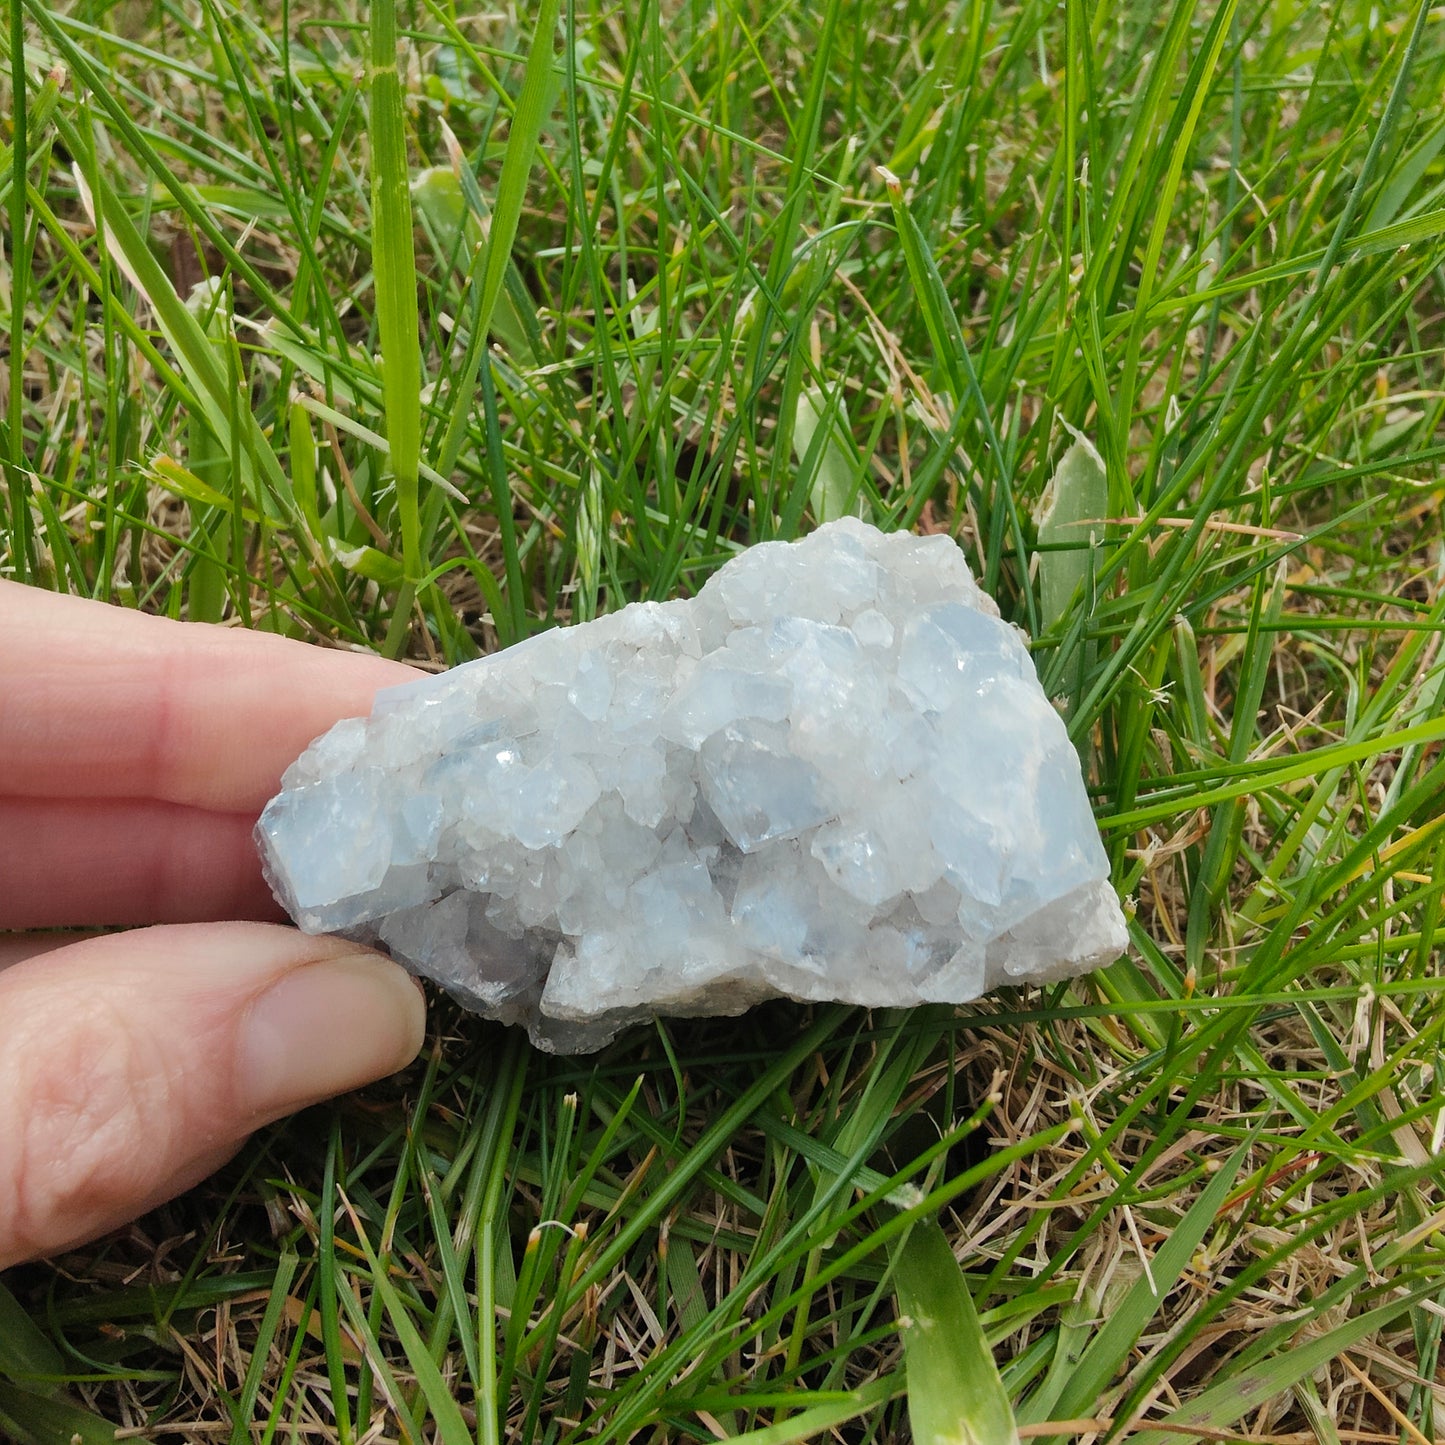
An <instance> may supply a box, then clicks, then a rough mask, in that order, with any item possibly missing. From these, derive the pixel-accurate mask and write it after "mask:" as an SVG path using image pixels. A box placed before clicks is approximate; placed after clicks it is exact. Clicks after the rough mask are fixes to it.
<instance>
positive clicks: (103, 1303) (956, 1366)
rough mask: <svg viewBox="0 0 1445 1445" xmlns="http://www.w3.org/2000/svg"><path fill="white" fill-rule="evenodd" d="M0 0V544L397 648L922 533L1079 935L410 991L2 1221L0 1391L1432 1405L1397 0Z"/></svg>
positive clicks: (441, 647) (1439, 18)
mask: <svg viewBox="0 0 1445 1445" xmlns="http://www.w3.org/2000/svg"><path fill="white" fill-rule="evenodd" d="M9 21H10V24H9V26H8V27H7V28H6V30H5V34H4V37H3V44H0V48H3V52H4V65H3V71H4V75H5V83H4V96H3V112H0V113H3V117H4V123H3V128H0V133H3V140H4V142H5V144H4V149H3V153H0V195H3V206H4V208H5V214H6V221H5V227H4V230H5V244H4V253H3V262H0V266H3V270H0V283H3V284H0V315H3V317H4V322H5V325H6V328H7V333H8V353H7V355H6V356H5V358H4V359H3V362H0V368H3V374H4V380H5V385H4V386H3V388H0V398H3V413H4V415H3V423H4V425H3V427H0V466H3V473H4V482H3V489H0V575H4V576H9V577H14V578H18V579H19V580H21V581H24V582H28V583H31V584H34V585H37V586H41V587H47V588H53V589H59V590H65V591H69V592H76V593H84V594H87V595H90V596H94V597H99V598H104V599H107V600H109V601H112V602H115V603H118V604H121V605H124V606H128V607H139V608H143V609H146V610H149V611H155V612H160V613H166V614H169V615H172V616H176V617H182V618H191V619H196V620H202V621H213V622H216V621H221V622H226V623H229V624H232V625H238V626H247V627H256V628H270V629H275V630H279V631H284V632H286V633H288V634H291V635H293V636H296V637H301V638H307V639H311V640H314V641H318V642H325V643H328V644H331V645H342V646H352V647H372V648H375V649H377V650H378V651H381V652H384V653H386V654H388V655H392V656H399V657H405V658H408V659H410V660H412V661H415V662H417V663H419V664H420V665H422V666H425V667H430V668H439V667H442V666H446V665H450V664H453V663H458V662H462V661H465V660H467V659H470V658H473V657H476V656H478V655H480V654H482V653H485V652H488V651H490V650H493V649H495V648H497V647H500V646H505V645H507V644H510V643H512V642H515V641H517V640H519V639H521V638H523V637H525V636H527V635H529V634H530V633H532V632H534V631H536V630H538V629H540V628H543V627H550V626H555V625H566V624H568V623H572V622H578V621H585V620H586V619H588V618H591V617H593V616H596V615H598V614H600V613H603V612H606V611H608V610H610V609H613V608H616V607H618V606H620V605H622V604H624V603H626V602H629V601H633V600H636V599H639V598H667V597H672V596H677V595H685V594H690V593H692V592H694V591H695V590H696V589H697V588H698V586H699V585H700V584H701V582H702V581H703V580H704V579H705V578H706V577H707V576H708V575H709V573H710V572H711V571H712V570H713V569H715V568H716V567H717V566H718V565H720V564H721V562H723V561H724V560H726V558H727V557H728V556H730V555H732V554H733V553H734V552H735V551H736V550H737V549H738V548H740V547H742V546H745V545H747V544H748V543H751V542H755V541H759V540H763V539H767V538H774V537H791V536H795V535H797V534H799V533H801V532H804V531H806V530H807V529H808V528H809V527H810V526H812V525H813V524H814V523H815V522H816V521H817V520H819V519H820V518H823V517H826V516H831V515H837V514H838V513H840V512H844V511H859V512H861V513H862V514H863V515H865V516H867V517H868V518H870V519H871V520H873V521H875V522H876V523H877V524H878V525H880V526H883V527H888V528H910V529H913V530H916V531H930V532H947V533H949V534H951V535H953V536H955V537H956V538H957V540H958V542H959V544H960V545H961V546H962V548H963V549H964V552H965V554H966V556H967V558H968V560H969V562H970V565H971V566H972V567H973V569H974V571H975V573H976V575H977V576H978V577H979V579H980V581H981V582H982V583H983V585H984V586H985V587H986V588H987V589H988V591H989V592H991V593H992V594H993V595H994V596H995V597H996V598H997V600H998V602H999V605H1000V607H1001V608H1002V609H1003V612H1004V615H1005V616H1007V617H1010V618H1012V619H1013V620H1015V621H1017V622H1018V623H1020V624H1021V625H1022V626H1024V627H1025V628H1026V629H1027V630H1028V632H1029V634H1030V636H1031V637H1032V639H1033V644H1034V652H1035V660H1036V662H1037V666H1038V670H1039V673H1040V675H1041V677H1042V678H1043V680H1044V682H1045V685H1046V687H1047V688H1048V689H1049V691H1050V694H1051V695H1052V696H1054V697H1056V698H1057V700H1058V702H1059V705H1060V706H1061V707H1062V708H1064V709H1065V710H1066V715H1067V718H1068V721H1069V726H1070V728H1071V731H1072V734H1073V737H1074V739H1075V741H1076V743H1077V744H1078V747H1079V749H1080V752H1081V755H1082V756H1083V757H1084V759H1085V763H1086V771H1087V775H1088V778H1089V781H1090V786H1091V795H1092V797H1093V799H1094V802H1095V805H1096V811H1097V816H1098V819H1099V823H1100V827H1101V829H1102V832H1103V837H1104V840H1105V844H1106V847H1107V849H1108V851H1109V854H1110V858H1111V861H1112V865H1113V877H1114V882H1115V884H1116V885H1117V888H1118V890H1119V894H1120V896H1121V898H1122V899H1124V900H1125V901H1126V906H1127V911H1128V913H1129V917H1130V927H1131V949H1130V951H1129V954H1128V955H1127V956H1126V957H1125V958H1122V959H1120V960H1119V961H1118V962H1117V963H1115V964H1114V965H1113V966H1111V967H1110V968H1108V969H1106V970H1104V971H1103V972H1101V973H1099V974H1097V975H1094V976H1092V977H1090V978H1087V979H1084V980H1080V981H1077V982H1075V983H1073V984H1070V985H1067V986H1058V987H1054V988H1050V989H1048V990H1042V991H1041V990H1037V989H1031V990H1024V989H1019V990H1014V991H1005V992H1004V993H1002V994H999V995H995V996H993V997H991V998H988V999H986V1000H983V1001H980V1002H978V1003H976V1004H971V1005H968V1006H966V1007H963V1008H960V1009H956V1010H948V1009H927V1010H919V1011H914V1012H908V1013H897V1014H888V1013H881V1012H880V1013H873V1014H867V1013H863V1012H861V1011H858V1010H849V1009H843V1008H817V1009H804V1008H802V1007H799V1006H792V1005H782V1004H780V1005H772V1006H766V1007H764V1008H761V1009H759V1010H756V1011H755V1012H754V1013H752V1014H750V1015H748V1016H746V1017H745V1018H743V1019H741V1020H718V1021H696V1022H687V1023H668V1022H660V1023H658V1024H657V1025H656V1026H655V1027H653V1028H644V1029H638V1030H636V1031H634V1032H632V1033H629V1034H627V1035H625V1036H624V1037H623V1038H621V1039H619V1040H618V1041H617V1042H616V1043H615V1044H614V1045H612V1046H611V1047H609V1048H608V1049H607V1050H606V1051H604V1052H603V1053H601V1054H599V1055H596V1056H592V1057H587V1056H584V1057H580V1058H571V1059H569V1058H554V1057H549V1056H547V1055H543V1054H540V1053H537V1052H535V1051H533V1050H532V1049H530V1048H529V1047H528V1045H527V1044H526V1042H525V1040H524V1039H522V1038H521V1037H519V1036H516V1035H513V1034H511V1033H508V1032H507V1031H505V1030H502V1029H500V1028H499V1027H497V1026H495V1025H492V1024H487V1023H483V1022H480V1021H478V1020H477V1019H475V1018H472V1017H470V1016H468V1015H465V1014H462V1013H460V1012H458V1011H457V1010H456V1009H455V1008H454V1007H453V1006H451V1005H449V1004H447V1003H446V1002H445V1001H444V1000H442V999H434V1000H433V1009H432V1024H433V1035H432V1040H431V1046H430V1047H429V1049H428V1051H427V1052H426V1054H425V1055H424V1056H423V1061H422V1062H421V1063H419V1064H418V1065H417V1066H415V1067H414V1068H413V1069H412V1070H411V1071H410V1072H409V1073H408V1074H406V1075H403V1076H401V1077H399V1078H397V1079H395V1080H393V1081H391V1082H390V1083H388V1084H386V1085H384V1086H379V1087H377V1088H374V1089H371V1090H368V1091H366V1092H364V1093H362V1094H360V1095H355V1096H352V1097H349V1098H345V1099H342V1100H340V1101H338V1102H337V1103H336V1104H335V1105H334V1106H331V1107H327V1108H322V1109H316V1110H312V1111H310V1112H308V1113H307V1114H305V1115H303V1116H301V1117H299V1118H297V1119H295V1120H293V1121H291V1122H289V1123H286V1124H282V1125H279V1126H277V1127H275V1128H272V1129H269V1130H267V1131H266V1132H264V1133H263V1134H262V1135H261V1136H259V1137H257V1138H256V1139H255V1140H254V1141H253V1142H252V1144H251V1145H249V1146H248V1148H247V1149H246V1151H245V1152H244V1153H243V1154H242V1156H241V1157H240V1158H239V1159H238V1160H237V1161H236V1163H235V1164H233V1165H232V1166H230V1167H229V1168H227V1169H226V1170H225V1171H223V1172H222V1173H221V1174H220V1175H218V1176H217V1177H215V1178H213V1179H212V1180H210V1181H209V1182H208V1183H207V1184H206V1185H204V1186H202V1187H201V1188H199V1189H197V1190H196V1191H194V1192H193V1193H192V1194H190V1195H188V1196H187V1197H185V1198H183V1199H181V1200H179V1201H177V1202H176V1203H174V1204H172V1205H170V1206H168V1207H166V1208H163V1209H161V1210H159V1211H157V1212H155V1213H153V1214H151V1215H148V1216H147V1217H145V1218H144V1219H142V1220H141V1221H139V1222H138V1223H137V1224H136V1225H135V1226H134V1227H133V1228H131V1229H129V1230H126V1231H123V1232H122V1233H120V1234H119V1235H116V1236H113V1237H111V1238H109V1239H107V1240H105V1241H102V1242H101V1243H99V1244H97V1245H95V1246H94V1247H92V1248H89V1249H85V1250H81V1251H77V1252H75V1253H73V1254H70V1255H68V1256H66V1257H64V1258H62V1259H58V1260H55V1261H53V1262H51V1263H48V1264H45V1265H38V1266H30V1267H25V1268H21V1269H18V1270H15V1271H13V1272H11V1273H10V1274H7V1275H6V1276H5V1277H4V1279H3V1280H0V1437H4V1436H6V1435H9V1436H13V1437H14V1438H16V1439H17V1440H21V1441H27V1442H28V1441H46V1442H50V1441H69V1440H79V1441H81V1442H83V1445H89V1442H91V1441H97V1440H109V1439H111V1438H113V1432H114V1429H115V1427H117V1426H119V1427H123V1431H124V1434H123V1437H122V1438H126V1439H140V1440H156V1441H161V1440H165V1441H170V1440H194V1441H213V1440H218V1439H226V1438H230V1439H233V1440H237V1441H269V1440H271V1439H278V1440H296V1441H339V1442H348V1445H349V1442H353V1441H354V1442H361V1441H384V1440H394V1439H399V1440H407V1441H420V1440H435V1441H441V1442H446V1445H453V1442H460V1441H463V1440H471V1439H477V1440H480V1441H482V1442H488V1445H490V1442H496V1441H519V1442H520V1441H534V1440H535V1441H540V1442H547V1445H553V1442H556V1445H564V1442H576V1441H583V1440H586V1441H595V1442H622V1441H628V1440H638V1441H649V1442H661V1441H673V1440H679V1441H709V1440H713V1439H718V1438H741V1439H747V1440H751V1441H754V1442H759V1445H761V1442H786V1441H801V1440H814V1439H817V1440H828V1439H831V1440H838V1441H846V1442H850V1445H852V1442H859V1445H861V1442H869V1441H878V1442H891V1441H906V1440H908V1439H910V1438H911V1439H913V1440H915V1441H918V1442H920V1445H922V1442H928V1445H933V1442H944V1441H956V1440H960V1439H967V1440H969V1441H978V1442H979V1445H995V1442H1002V1441H1007V1440H1010V1439H1012V1438H1014V1433H1013V1432H1014V1431H1015V1429H1016V1431H1017V1434H1018V1435H1021V1436H1024V1437H1027V1438H1032V1439H1038V1440H1046V1441H1056V1442H1064V1441H1095V1440H1098V1441H1103V1440H1120V1441H1129V1442H1131V1445H1168V1442H1176V1441H1184V1440H1220V1439H1227V1440H1235V1439H1243V1440H1258V1441H1265V1440H1277V1441H1289V1442H1294V1441H1301V1442H1303V1441H1320V1442H1328V1445H1335V1442H1375V1441H1378V1442H1381V1445H1385V1442H1396V1441H1399V1442H1412V1445H1423V1442H1430V1441H1434V1440H1436V1439H1438V1438H1440V1437H1441V1436H1442V1435H1445V1387H1442V1386H1441V1384H1440V1383H1439V1381H1440V1379H1441V1375H1440V1344H1441V1333H1442V1326H1445V1179H1442V1175H1445V1149H1442V1145H1445V1050H1442V1038H1441V1035H1442V1029H1445V1008H1442V989H1445V980H1442V977H1441V972H1440V957H1439V950H1438V948H1437V946H1436V942H1435V931H1436V926H1437V921H1438V919H1439V916H1440V911H1441V895H1442V890H1445V826H1442V812H1445V753H1442V750H1441V747H1440V743H1441V741H1442V740H1445V657H1442V653H1441V640H1442V628H1445V586H1442V583H1445V526H1442V521H1441V501H1442V493H1445V483H1442V481H1441V463H1442V460H1445V370H1442V359H1445V328H1442V315H1445V108H1442V104H1441V97H1442V95H1445V15H1442V12H1440V11H1438V10H1436V11H1433V12H1432V11H1431V9H1430V8H1429V6H1428V5H1427V4H1425V3H1423V0H1422V3H1418V4H1413V5H1409V6H1405V5H1397V6H1390V5H1379V4H1375V3H1371V0H1324V3H1318V4H1316V3H1309V0H1217V3H1212V4H1205V3H1199V0H1176V3H1173V4H1170V5H1155V4H1148V3H1141V0H1135V3H1119V0H1114V3H1111V0H1096V3H1092V4H1088V3H1085V0H1021V3H1017V4H1003V3H992V0H955V3H951V4H947V5H943V4H936V3H929V0H896V3H892V4H882V3H879V0H819V3H817V4H803V3H800V0H773V3H766V4H759V3H754V0H633V3H630V4H628V5H625V6H616V7H611V6H607V5H605V4H603V3H601V0H537V3H536V4H535V5H534V6H532V7H529V8H527V9H525V10H516V9H513V8H511V7H510V5H503V6H501V7H498V8H495V9H489V10H487V11H485V12H481V13H466V12H462V11H459V10H458V9H457V8H455V7H454V6H451V5H449V4H447V3H444V0H416V3H412V4H406V5H402V6H400V7H397V8H396V9H395V10H394V9H393V3H392V0H378V3H375V4H373V5H371V6H369V7H368V6H366V5H354V4H351V3H349V0H343V3H342V4H340V5H338V6H318V7H310V6H306V5H300V4H297V5H288V4H287V3H285V0H283V3H282V4H280V5H276V4H274V3H267V4H264V5H258V6H236V5H234V4H232V3H231V0H184V3H180V0H153V3H151V4H140V3H138V0H124V3H120V4H102V3H98V0H71V3H69V4H66V5H63V6H52V5H49V4H46V3H44V0H11V5H10V10H9ZM1076 435H1081V436H1084V437H1086V438H1087V439H1088V440H1089V442H1090V443H1091V444H1092V446H1093V447H1094V448H1095V449H1096V450H1097V456H1098V459H1099V460H1098V461H1097V462H1095V461H1094V460H1093V459H1092V456H1091V454H1090V453H1089V452H1088V450H1087V449H1085V448H1077V449H1075V450H1073V451H1072V452H1071V451H1070V449H1071V448H1074V446H1075V442H1074V438H1075V436H1076ZM1066 454H1068V455H1069V456H1070V461H1069V464H1068V465H1065V466H1061V463H1062V461H1063V459H1064V457H1065V456H1066ZM1055 502H1057V503H1058V506H1059V507H1060V508H1065V509H1066V510H1070V511H1071V512H1072V515H1074V516H1077V517H1082V518H1084V519H1086V521H1087V523H1088V526H1087V528H1086V529H1081V528H1075V529H1074V532H1073V535H1072V536H1071V535H1069V534H1068V530H1067V529H1064V528H1061V527H1059V526H1058V525H1057V523H1058V518H1059V516H1060V515H1062V514H1061V513H1060V512H1059V511H1057V510H1056V511H1055V512H1054V513H1053V515H1052V516H1051V515H1050V506H1051V504H1053V503H1055ZM1085 530H1086V531H1087V536H1084V531H1085ZM0 686H3V684H0ZM0 767H3V760H0ZM0 1027H3V1023H0ZM970 1302H971V1304H970ZM929 1322H932V1323H933V1324H935V1325H936V1326H941V1327H936V1328H932V1329H929V1328H927V1325H928V1323H929ZM1010 1407H1011V1410H1012V1414H1013V1416H1014V1419H1015V1421H1016V1424H1015V1423H1014V1421H1010V1419H1009V1413H1010ZM965 1429H967V1430H969V1431H972V1433H964V1431H965Z"/></svg>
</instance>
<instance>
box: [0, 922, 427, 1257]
mask: <svg viewBox="0 0 1445 1445" xmlns="http://www.w3.org/2000/svg"><path fill="white" fill-rule="evenodd" d="M425 1026H426V1015H425V1005H424V1003H423V1000H422V995H421V992H420V990H419V989H418V988H417V987H416V986H415V985H414V984H413V983H412V981H411V980H410V979H409V978H408V977H407V976H406V974H405V973H404V972H403V971H402V970H401V969H400V968H399V967H397V965H396V964H394V963H392V962H391V961H390V960H389V959H386V958H383V957H382V956H381V955H379V954H376V953H371V952H368V951H366V950H364V949H362V948H360V947H359V946H358V945H356V944H351V943H343V942H341V941H340V940H338V939H332V938H308V937H307V936H306V935H304V934H300V933H296V932H294V931H293V930H291V929H288V928H281V927H277V926H274V925H270V924H261V923H221V924H187V925H177V926H171V927H165V928H142V929H137V930H135V931H134V932H130V933H121V934H112V935H110V936H107V937H103V938H90V939H86V940H85V941H83V942H80V943H74V944H71V945H69V946H68V947H64V948H59V949H55V950H54V951H52V952H48V953H45V954H44V955H42V956H37V957H33V958H29V959H26V960H24V961H22V962H19V963H14V964H12V965H11V966H10V967H8V968H5V969H4V970H3V971H0V1269H4V1268H6V1267H7V1266H9V1265H11V1264H15V1263H18V1262H19V1261H20V1260H23V1259H31V1258H37V1257H39V1256H41V1255H45V1254H51V1253H55V1252H56V1251H58V1250H60V1249H62V1248H63V1247H65V1246H67V1245H71V1244H76V1243H79V1242H80V1241H82V1240H85V1239H90V1238H93V1237H94V1236H96V1235H98V1234H103V1233H105V1232H106V1231H107V1230H110V1229H113V1228H115V1227H116V1226H117V1225H120V1224H123V1223H125V1222H126V1221H127V1220H129V1219H133V1218H134V1217H135V1216H136V1215H138V1214H141V1213H143V1212H144V1211H145V1210H146V1209H148V1208H151V1207H152V1206H154V1205H156V1204H159V1203H161V1202H162V1201H164V1200H166V1199H169V1198H171V1197H172V1196H173V1195H176V1194H179V1193H180V1192H181V1191H182V1190H184V1189H187V1188H189V1187H190V1186H191V1185H192V1184H194V1183H196V1182H197V1181H199V1180H200V1179H203V1178H205V1176H206V1175H207V1174H209V1173H210V1172H211V1171H212V1170H214V1169H215V1168H217V1167H218V1166H219V1165H220V1164H221V1163H223V1162H224V1161H225V1160H226V1159H228V1158H229V1157H230V1156H231V1155H232V1154H233V1153H234V1152H235V1151H236V1149H237V1148H238V1147H239V1146H240V1144H241V1142H242V1140H243V1139H244V1138H245V1136H246V1135H247V1134H248V1133H250V1132H251V1130H253V1129H254V1128H256V1127H257V1126H258V1125H259V1124H263V1123H266V1122H267V1121H269V1120H271V1119H275V1118H278V1117H279V1116H280V1115H282V1114H287V1113H291V1112H292V1111H294V1110H296V1109H299V1108H302V1107H304V1106H305V1105H307V1104H314V1103H316V1102H317V1101H318V1100H320V1099H325V1098H329V1097H330V1096H331V1095H333V1094H339V1093H342V1092H343V1091H345V1090H347V1089H353V1088H356V1087H358V1086H359V1085H361V1084H364V1083H367V1082H368V1081H370V1080H372V1079H376V1078H380V1077H382V1076H383V1075H386V1074H389V1073H394V1072H395V1071H396V1070H398V1069H400V1068H403V1067H404V1066H405V1065H406V1064H407V1063H409V1062H410V1061H411V1060H412V1059H413V1058H414V1057H415V1056H416V1053H417V1051H418V1050H419V1049H420V1048H421V1044H422V1038H423V1035H424V1032H425Z"/></svg>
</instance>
